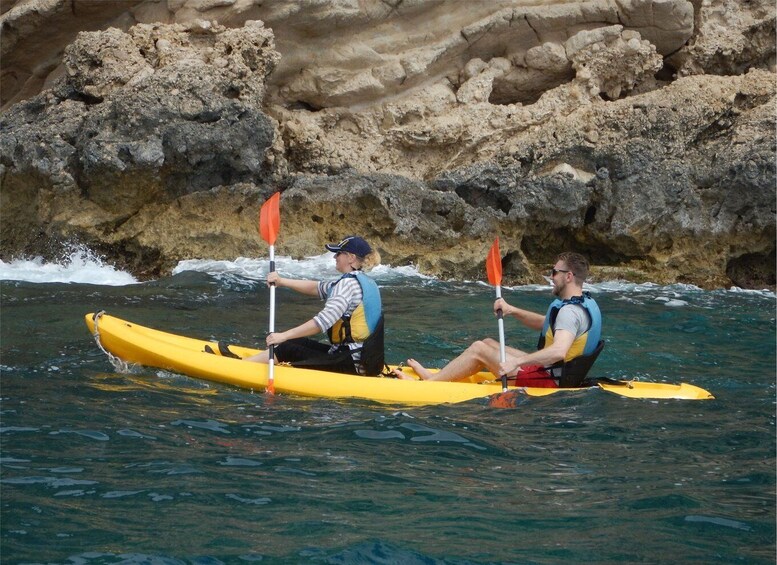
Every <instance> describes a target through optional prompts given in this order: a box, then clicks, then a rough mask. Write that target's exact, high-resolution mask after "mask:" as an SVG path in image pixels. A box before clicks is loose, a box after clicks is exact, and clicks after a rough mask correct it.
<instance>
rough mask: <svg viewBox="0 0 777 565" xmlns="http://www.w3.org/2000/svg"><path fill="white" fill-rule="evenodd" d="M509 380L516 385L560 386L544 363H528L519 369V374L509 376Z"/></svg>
mask: <svg viewBox="0 0 777 565" xmlns="http://www.w3.org/2000/svg"><path fill="white" fill-rule="evenodd" d="M507 382H508V383H509V384H511V385H514V386H533V387H538V388H558V384H556V381H555V379H553V377H551V375H550V373H549V372H548V370H547V369H545V367H543V366H542V365H526V366H525V367H521V368H520V369H518V374H517V375H516V376H514V377H508V378H507Z"/></svg>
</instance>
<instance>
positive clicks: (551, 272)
mask: <svg viewBox="0 0 777 565" xmlns="http://www.w3.org/2000/svg"><path fill="white" fill-rule="evenodd" d="M559 273H572V271H567V270H566V269H551V270H550V276H551V277H555V276H556V275H557V274H559ZM572 274H573V275H574V274H575V273H572Z"/></svg>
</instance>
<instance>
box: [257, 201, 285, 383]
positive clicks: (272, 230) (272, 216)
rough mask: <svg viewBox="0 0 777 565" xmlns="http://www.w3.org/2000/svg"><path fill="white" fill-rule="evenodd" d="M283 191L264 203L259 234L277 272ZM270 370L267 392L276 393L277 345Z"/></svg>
mask: <svg viewBox="0 0 777 565" xmlns="http://www.w3.org/2000/svg"><path fill="white" fill-rule="evenodd" d="M280 199H281V193H280V192H276V193H275V194H273V195H272V196H270V198H268V199H267V201H265V203H264V204H262V209H261V211H260V212H259V234H260V235H261V236H262V239H263V240H265V241H266V242H267V243H268V244H269V246H270V272H271V273H273V272H275V239H276V238H277V237H278V232H279V231H280V229H281V209H280ZM274 331H275V285H274V284H271V285H270V332H269V333H273V332H274ZM268 355H269V359H268V364H269V372H268V377H267V389H266V390H267V392H268V393H269V394H275V372H274V371H275V364H274V363H275V346H273V345H271V346H270V349H269V351H268Z"/></svg>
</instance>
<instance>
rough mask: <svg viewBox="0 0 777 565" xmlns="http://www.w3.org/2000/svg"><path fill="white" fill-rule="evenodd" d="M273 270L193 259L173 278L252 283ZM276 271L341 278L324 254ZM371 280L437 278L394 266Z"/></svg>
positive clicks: (266, 264)
mask: <svg viewBox="0 0 777 565" xmlns="http://www.w3.org/2000/svg"><path fill="white" fill-rule="evenodd" d="M269 270H270V261H269V259H250V258H246V257H238V258H237V259H235V260H233V261H216V260H210V259H189V260H186V261H181V262H180V263H178V265H176V267H175V269H173V274H174V275H176V274H179V273H182V272H184V271H196V272H200V273H207V274H209V275H215V276H219V275H232V276H238V277H241V278H246V279H252V280H264V279H265V277H266V276H267V273H268V272H269ZM275 270H276V271H278V273H279V274H280V275H282V276H284V275H286V276H294V277H295V278H327V277H330V278H334V277H337V276H338V272H337V269H335V262H334V260H333V259H332V254H331V253H323V254H321V255H315V256H312V257H305V258H304V259H293V258H291V257H286V256H278V257H276V258H275ZM370 276H371V277H372V278H374V279H376V280H378V281H381V280H383V281H387V280H392V279H402V278H418V279H424V280H433V277H428V276H426V275H422V274H421V273H420V272H418V269H416V268H415V267H413V266H407V267H392V266H390V265H378V266H377V267H375V268H374V269H373V270H372V271H370Z"/></svg>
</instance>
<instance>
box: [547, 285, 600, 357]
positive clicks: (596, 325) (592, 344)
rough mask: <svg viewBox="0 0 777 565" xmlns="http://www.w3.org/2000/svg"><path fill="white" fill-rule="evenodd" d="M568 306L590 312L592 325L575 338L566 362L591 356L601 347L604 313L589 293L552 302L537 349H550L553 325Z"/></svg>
mask: <svg viewBox="0 0 777 565" xmlns="http://www.w3.org/2000/svg"><path fill="white" fill-rule="evenodd" d="M567 304H577V305H579V306H582V307H583V308H585V311H586V312H588V318H589V321H590V325H589V327H588V330H586V331H585V332H584V333H583V334H582V335H580V336H579V337H577V338H575V341H573V342H572V346H571V347H570V348H569V351H568V352H567V355H566V357H565V358H564V362H567V361H571V360H572V359H574V358H576V357H580V356H581V355H591V354H592V353H593V352H594V351H595V350H596V348H597V346H598V345H599V340H601V338H602V313H601V312H600V310H599V305H598V304H596V301H595V300H594V299H593V298H591V294H590V293H589V292H584V293H583V294H582V295H581V296H573V297H572V298H568V299H566V300H561V299H559V298H557V299H556V300H554V301H553V302H551V304H550V306H549V307H548V312H547V313H546V314H545V322H544V323H543V325H542V332H541V333H540V339H539V343H538V344H537V349H538V350H539V349H545V348H546V347H550V345H551V344H552V343H553V333H554V329H553V325H554V324H555V323H556V316H558V313H559V310H561V308H562V307H563V306H566V305H567Z"/></svg>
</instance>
